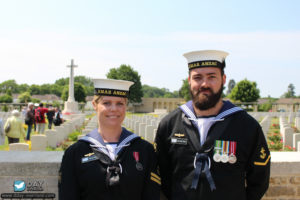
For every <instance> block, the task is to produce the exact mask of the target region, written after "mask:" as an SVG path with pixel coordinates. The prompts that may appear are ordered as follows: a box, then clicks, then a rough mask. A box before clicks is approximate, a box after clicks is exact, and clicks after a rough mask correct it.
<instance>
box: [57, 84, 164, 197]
mask: <svg viewBox="0 0 300 200" xmlns="http://www.w3.org/2000/svg"><path fill="white" fill-rule="evenodd" d="M93 81H94V86H95V96H94V99H93V107H94V109H95V110H96V112H97V117H98V124H99V127H98V129H95V130H93V131H92V132H90V133H88V134H87V135H86V136H84V137H83V138H81V139H80V140H78V141H77V142H76V143H75V144H73V145H71V146H70V147H69V148H68V149H67V150H66V151H65V154H64V156H63V159H62V164H61V168H60V182H59V199H60V200H79V199H80V200H83V199H84V200H85V199H89V200H95V199H101V200H105V199H107V200H117V199H118V200H121V199H122V200H127V199H128V200H158V199H159V191H160V177H159V176H158V174H157V159H156V154H155V152H154V149H153V146H152V145H151V144H150V143H148V142H147V141H145V140H142V139H141V138H140V137H139V136H137V135H135V134H134V133H132V132H130V131H128V130H126V129H125V128H123V127H122V126H121V124H122V122H123V120H124V118H125V114H126V108H127V101H128V99H127V96H128V93H129V87H130V86H131V85H132V84H133V82H130V81H121V80H111V79H94V80H93Z"/></svg>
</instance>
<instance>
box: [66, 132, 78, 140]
mask: <svg viewBox="0 0 300 200" xmlns="http://www.w3.org/2000/svg"><path fill="white" fill-rule="evenodd" d="M79 135H81V132H79V131H75V132H73V133H71V134H70V135H69V136H68V139H69V140H70V141H74V142H75V141H77V137H78V136H79Z"/></svg>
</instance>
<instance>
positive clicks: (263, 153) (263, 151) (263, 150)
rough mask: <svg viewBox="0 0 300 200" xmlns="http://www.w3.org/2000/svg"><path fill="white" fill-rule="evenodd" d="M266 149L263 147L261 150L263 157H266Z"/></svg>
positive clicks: (261, 156)
mask: <svg viewBox="0 0 300 200" xmlns="http://www.w3.org/2000/svg"><path fill="white" fill-rule="evenodd" d="M265 151H266V150H265V149H264V148H263V147H262V148H261V150H260V156H259V157H260V158H261V159H265V158H266V152H265Z"/></svg>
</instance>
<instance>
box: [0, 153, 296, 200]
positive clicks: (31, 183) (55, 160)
mask: <svg viewBox="0 0 300 200" xmlns="http://www.w3.org/2000/svg"><path fill="white" fill-rule="evenodd" d="M62 155H63V152H25V151H24V152H20V151H18V152H8V151H0V186H1V187H0V195H3V194H15V195H19V196H20V195H25V194H30V195H32V194H47V195H50V196H51V195H52V196H53V194H54V195H55V198H44V200H48V199H49V200H50V199H51V200H54V199H55V200H56V199H58V198H57V192H58V188H57V183H58V170H59V166H60V162H61V159H62ZM271 160H272V163H271V179H270V186H269V190H268V191H267V193H266V194H265V196H264V198H263V200H299V199H300V152H272V153H271ZM15 181H24V182H25V183H26V184H27V185H26V186H27V188H26V189H25V190H24V191H20V192H15V191H14V186H13V185H14V182H15ZM28 188H29V191H28ZM30 190H35V191H30ZM8 199H11V198H3V197H2V200H8ZM19 199H20V198H19Z"/></svg>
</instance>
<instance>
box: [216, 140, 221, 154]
mask: <svg viewBox="0 0 300 200" xmlns="http://www.w3.org/2000/svg"><path fill="white" fill-rule="evenodd" d="M221 149H222V141H221V140H216V142H215V153H218V154H220V151H221Z"/></svg>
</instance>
